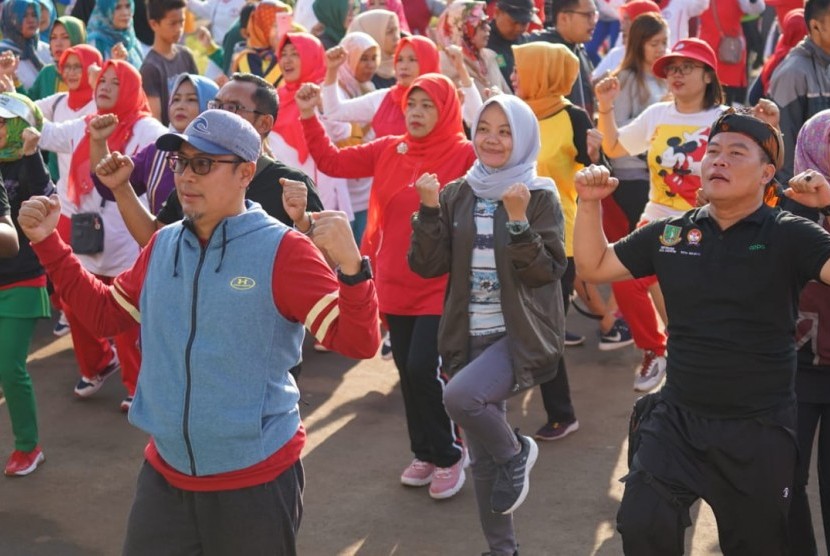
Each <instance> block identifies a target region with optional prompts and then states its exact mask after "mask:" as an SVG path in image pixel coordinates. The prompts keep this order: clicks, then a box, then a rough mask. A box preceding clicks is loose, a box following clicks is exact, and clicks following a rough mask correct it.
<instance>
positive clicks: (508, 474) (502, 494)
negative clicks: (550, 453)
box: [490, 429, 539, 515]
mask: <svg viewBox="0 0 830 556" xmlns="http://www.w3.org/2000/svg"><path fill="white" fill-rule="evenodd" d="M516 438H517V439H518V440H519V444H520V445H521V451H519V453H518V454H516V455H515V456H513V459H511V460H510V461H508V462H507V463H505V464H504V465H501V466H499V470H498V475H496V480H495V482H494V483H493V492H492V494H491V496H490V507H491V508H492V510H493V513H497V514H504V515H507V514H512V513H513V512H514V511H515V510H516V508H518V507H519V506H521V505H522V502H524V501H525V498H527V493H528V491H529V490H530V470H531V469H533V465H534V464H535V463H536V458H537V457H538V456H539V447H538V446H536V442H534V440H533V439H532V438H530V437H529V436H522V435H520V434H519V430H518V429H516Z"/></svg>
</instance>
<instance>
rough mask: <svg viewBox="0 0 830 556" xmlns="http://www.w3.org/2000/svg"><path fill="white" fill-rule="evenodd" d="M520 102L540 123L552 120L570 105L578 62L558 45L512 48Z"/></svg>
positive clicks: (573, 55)
mask: <svg viewBox="0 0 830 556" xmlns="http://www.w3.org/2000/svg"><path fill="white" fill-rule="evenodd" d="M513 55H514V56H515V58H516V73H517V75H518V77H519V88H520V89H521V98H522V100H524V101H525V102H526V103H527V104H528V105H530V108H532V109H533V113H534V114H536V117H537V118H538V119H540V120H542V119H544V118H548V117H550V116H553V115H554V114H556V113H557V112H559V111H560V110H562V109H563V108H565V106H568V105H569V104H571V103H570V101H568V100H567V99H566V98H565V95H567V94H568V93H570V92H571V89H572V88H573V85H574V82H575V81H576V77H577V75H578V74H579V59H578V58H577V57H576V55H575V54H574V53H573V52H571V51H570V50H568V47H567V46H565V45H562V44H551V43H548V42H532V43H527V44H522V45H518V46H514V47H513Z"/></svg>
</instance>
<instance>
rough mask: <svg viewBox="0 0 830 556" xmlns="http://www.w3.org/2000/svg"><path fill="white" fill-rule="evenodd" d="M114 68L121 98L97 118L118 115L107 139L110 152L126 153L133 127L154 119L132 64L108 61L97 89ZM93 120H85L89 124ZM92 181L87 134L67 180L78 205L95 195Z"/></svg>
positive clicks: (99, 77)
mask: <svg viewBox="0 0 830 556" xmlns="http://www.w3.org/2000/svg"><path fill="white" fill-rule="evenodd" d="M110 68H112V69H113V70H114V71H115V75H116V77H118V98H117V99H116V101H115V106H113V107H112V108H110V109H108V110H98V112H97V114H115V115H116V116H118V125H117V126H116V127H115V131H113V132H112V135H110V137H109V139H107V146H109V149H110V151H118V152H121V153H123V152H124V148H125V147H126V146H127V143H128V142H129V141H130V138H132V136H133V126H134V125H135V123H136V122H137V121H138V120H140V119H142V118H152V117H153V114H152V113H151V112H150V105H149V103H148V102H147V95H145V94H144V88H143V87H142V86H141V74H140V73H138V70H137V69H135V68H134V67H133V66H132V64H130V63H129V62H125V61H122V60H107V61H106V62H104V66H103V67H102V68H101V73H99V74H98V81H96V83H95V89H96V91H97V90H98V83H100V82H101V77H102V76H103V75H104V73H106V71H107V70H109V69H110ZM91 119H92V116H87V117H86V118H85V120H86V122H87V124H88V123H89V120H91ZM92 188H93V184H92V177H91V176H90V165H89V130H87V131H86V132H85V133H84V137H83V139H81V141H80V143H78V146H77V147H76V148H75V152H74V153H72V163H71V170H70V173H69V176H68V179H67V194H68V196H69V199H70V200H71V201H72V202H73V203H75V204H76V205H80V204H81V203H80V201H81V198H82V197H83V196H84V195H86V194H88V193H89V192H90V191H92Z"/></svg>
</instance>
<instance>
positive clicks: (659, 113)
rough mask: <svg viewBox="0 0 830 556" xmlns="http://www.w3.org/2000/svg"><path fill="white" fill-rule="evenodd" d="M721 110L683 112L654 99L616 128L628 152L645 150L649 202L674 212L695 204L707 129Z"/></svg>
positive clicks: (636, 153) (638, 152) (721, 107)
mask: <svg viewBox="0 0 830 556" xmlns="http://www.w3.org/2000/svg"><path fill="white" fill-rule="evenodd" d="M724 109H725V107H724V106H716V107H714V108H711V109H709V110H704V111H703V112H695V113H691V114H684V113H681V112H678V111H677V108H675V106H674V102H658V103H656V104H652V105H651V106H649V107H648V108H646V109H645V110H644V111H643V113H642V114H640V115H639V116H637V118H635V119H634V120H633V121H631V122H630V123H629V124H628V125H626V126H624V127H622V128H621V129H620V130H619V142H620V144H621V145H622V146H623V147H624V148H625V150H627V151H628V152H629V154H631V155H638V154H642V153H644V152H647V157H648V169H649V179H650V181H651V187H650V190H649V202H650V203H655V204H657V205H660V207H661V208H663V207H665V208H668V209H671V210H674V211H678V212H685V211H687V210H689V209H691V208H692V207H694V206H695V197H696V195H697V190H698V189H699V188H700V161H701V160H702V159H703V155H704V154H705V153H706V144H707V142H708V139H709V128H710V127H711V125H712V124H713V123H714V121H715V120H716V119H717V118H718V116H720V114H721V112H723V110H724ZM647 211H648V209H647Z"/></svg>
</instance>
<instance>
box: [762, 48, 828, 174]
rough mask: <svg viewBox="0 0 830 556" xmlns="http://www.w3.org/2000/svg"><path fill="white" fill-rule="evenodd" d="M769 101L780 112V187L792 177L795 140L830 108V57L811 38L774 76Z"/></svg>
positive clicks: (794, 51) (785, 59)
mask: <svg viewBox="0 0 830 556" xmlns="http://www.w3.org/2000/svg"><path fill="white" fill-rule="evenodd" d="M769 97H770V98H771V99H772V100H774V101H775V104H777V105H778V107H779V108H780V109H781V133H782V134H783V135H784V167H783V168H781V169H780V170H779V172H778V179H779V181H781V183H787V180H789V179H790V178H791V177H793V161H794V159H795V140H796V138H798V131H799V130H800V129H801V126H802V125H804V122H806V121H807V120H808V119H810V118H811V117H812V116H814V115H815V114H818V113H819V112H821V111H822V110H825V109H827V108H830V55H828V54H827V53H825V52H824V51H823V50H822V49H821V48H819V47H818V46H817V45H816V43H814V42H813V41H812V40H810V38H805V39H804V40H802V41H801V42H800V43H798V44H797V45H796V46H795V47H794V48H793V49H792V50H790V53H789V54H787V57H786V58H784V61H783V62H781V65H779V66H778V67H777V68H776V69H775V71H774V72H773V73H772V77H771V78H770V84H769Z"/></svg>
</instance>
